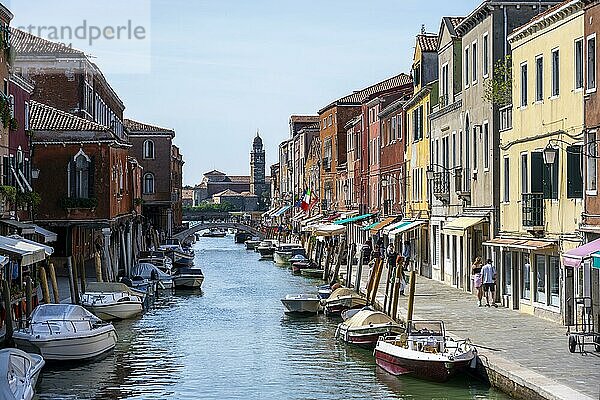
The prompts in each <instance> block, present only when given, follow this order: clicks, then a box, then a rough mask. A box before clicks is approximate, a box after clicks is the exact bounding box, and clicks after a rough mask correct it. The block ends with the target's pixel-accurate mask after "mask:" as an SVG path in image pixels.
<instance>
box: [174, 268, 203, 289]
mask: <svg viewBox="0 0 600 400" xmlns="http://www.w3.org/2000/svg"><path fill="white" fill-rule="evenodd" d="M202 282H204V274H202V270H201V269H200V268H179V270H178V271H177V272H176V273H175V275H173V283H174V284H175V288H176V289H200V288H201V287H202Z"/></svg>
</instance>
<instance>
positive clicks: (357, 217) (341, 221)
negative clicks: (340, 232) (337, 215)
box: [333, 214, 373, 225]
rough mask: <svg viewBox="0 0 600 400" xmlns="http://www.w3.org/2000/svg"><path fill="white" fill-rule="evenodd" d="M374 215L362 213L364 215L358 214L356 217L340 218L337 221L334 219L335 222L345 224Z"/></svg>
mask: <svg viewBox="0 0 600 400" xmlns="http://www.w3.org/2000/svg"><path fill="white" fill-rule="evenodd" d="M372 216H373V214H362V215H357V216H355V217H350V218H344V219H338V220H337V221H334V222H333V223H334V224H338V225H345V224H349V223H351V222H357V221H362V220H363V219H367V218H369V217H372Z"/></svg>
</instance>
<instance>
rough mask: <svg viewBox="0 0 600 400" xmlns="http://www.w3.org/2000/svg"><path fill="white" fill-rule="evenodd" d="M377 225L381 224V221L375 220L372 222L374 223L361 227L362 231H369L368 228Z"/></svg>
mask: <svg viewBox="0 0 600 400" xmlns="http://www.w3.org/2000/svg"><path fill="white" fill-rule="evenodd" d="M377 225H379V222H373V223H372V224H370V225H367V226H363V227H362V228H360V230H361V231H368V230H370V229H371V228H373V227H375V226H377Z"/></svg>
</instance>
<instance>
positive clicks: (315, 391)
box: [39, 237, 506, 400]
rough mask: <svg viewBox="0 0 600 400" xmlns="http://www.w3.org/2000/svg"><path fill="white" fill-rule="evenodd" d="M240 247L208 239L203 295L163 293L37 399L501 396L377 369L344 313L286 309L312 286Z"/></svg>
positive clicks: (50, 377)
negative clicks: (286, 301)
mask: <svg viewBox="0 0 600 400" xmlns="http://www.w3.org/2000/svg"><path fill="white" fill-rule="evenodd" d="M258 258H259V256H258V254H256V253H253V252H247V251H246V250H245V249H244V248H243V246H241V245H235V244H234V243H233V240H232V238H231V237H228V238H225V239H216V238H210V239H209V238H202V240H201V241H200V242H199V243H198V244H197V247H196V263H197V264H198V265H199V266H200V267H202V269H203V272H204V274H205V281H204V286H203V289H204V293H203V294H202V293H189V292H185V293H179V292H178V293H177V294H175V295H173V296H165V297H161V298H160V299H159V300H158V302H157V304H156V307H155V308H154V309H152V310H151V311H149V312H147V313H145V314H144V315H143V316H142V317H140V318H139V319H136V320H131V321H122V322H119V323H116V324H115V327H116V329H117V331H118V333H119V342H118V345H117V347H116V349H115V351H114V352H113V353H112V354H110V355H109V356H108V357H106V358H105V359H104V360H102V361H100V362H97V363H93V364H84V365H79V366H74V367H72V368H70V369H68V370H64V369H63V370H59V369H52V368H49V369H46V370H44V372H43V376H42V382H41V385H40V387H39V393H40V395H39V398H40V399H200V398H201V399H238V398H239V399H249V400H253V399H319V400H328V399H331V400H333V399H336V400H337V399H340V398H344V399H366V398H369V399H397V398H401V399H432V398H439V399H479V398H482V399H483V398H489V399H505V398H506V397H504V396H503V395H500V394H498V393H497V392H494V391H490V390H489V389H488V388H486V387H485V386H483V385H481V384H480V383H478V382H476V381H472V380H470V379H469V378H462V380H460V381H452V382H451V384H450V386H446V385H435V384H430V383H426V382H422V381H417V380H414V379H410V378H405V377H402V378H400V379H399V378H397V377H393V376H391V375H388V374H386V373H385V372H384V371H382V370H380V369H379V368H377V367H376V366H375V364H374V361H373V356H372V352H371V351H369V350H364V349H360V348H355V347H349V346H346V345H344V344H343V343H340V342H338V341H337V340H335V338H334V335H335V330H336V326H337V323H338V322H339V321H338V320H332V319H329V318H327V317H325V316H323V315H319V316H312V317H301V318H298V317H294V316H289V315H286V314H284V313H283V306H282V304H281V302H280V300H279V299H280V298H282V297H284V296H285V295H286V294H288V293H302V292H313V293H315V292H316V287H315V286H316V284H318V280H307V279H305V278H303V277H301V276H294V275H292V274H291V272H290V271H289V270H288V269H286V268H276V267H274V266H273V263H272V262H264V261H263V262H261V261H259V260H258Z"/></svg>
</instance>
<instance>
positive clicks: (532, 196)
mask: <svg viewBox="0 0 600 400" xmlns="http://www.w3.org/2000/svg"><path fill="white" fill-rule="evenodd" d="M522 207H523V228H525V229H526V230H528V231H542V230H544V222H545V221H544V194H543V193H523V201H522Z"/></svg>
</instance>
